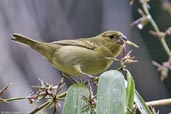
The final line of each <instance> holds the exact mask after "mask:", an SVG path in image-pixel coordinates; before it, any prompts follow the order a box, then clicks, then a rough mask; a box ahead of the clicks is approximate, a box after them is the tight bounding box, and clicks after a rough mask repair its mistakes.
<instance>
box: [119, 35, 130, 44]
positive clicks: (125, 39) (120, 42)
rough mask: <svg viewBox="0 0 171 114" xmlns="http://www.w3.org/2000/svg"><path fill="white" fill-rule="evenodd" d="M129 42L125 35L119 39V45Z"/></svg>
mask: <svg viewBox="0 0 171 114" xmlns="http://www.w3.org/2000/svg"><path fill="white" fill-rule="evenodd" d="M127 41H128V39H127V37H126V36H125V35H123V34H122V35H121V36H120V37H119V39H118V40H117V43H118V44H125V42H127Z"/></svg>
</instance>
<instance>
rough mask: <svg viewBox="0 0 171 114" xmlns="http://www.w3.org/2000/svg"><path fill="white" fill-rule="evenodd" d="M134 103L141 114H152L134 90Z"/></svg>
mask: <svg viewBox="0 0 171 114" xmlns="http://www.w3.org/2000/svg"><path fill="white" fill-rule="evenodd" d="M134 101H135V104H136V105H137V107H138V109H139V111H140V113H141V114H152V112H151V111H150V109H149V107H148V106H147V105H146V104H145V102H144V100H143V98H142V97H141V96H140V94H139V93H138V92H137V91H136V90H135V96H134Z"/></svg>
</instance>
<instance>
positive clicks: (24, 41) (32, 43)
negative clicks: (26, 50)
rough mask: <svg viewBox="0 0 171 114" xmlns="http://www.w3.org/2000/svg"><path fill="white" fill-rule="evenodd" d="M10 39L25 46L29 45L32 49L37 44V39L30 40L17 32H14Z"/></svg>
mask: <svg viewBox="0 0 171 114" xmlns="http://www.w3.org/2000/svg"><path fill="white" fill-rule="evenodd" d="M11 40H13V41H16V42H18V43H22V44H25V45H27V46H30V47H32V48H34V49H35V48H36V46H37V45H38V44H39V43H38V41H35V40H32V39H30V38H27V37H25V36H23V35H21V34H17V33H14V34H13V35H12V38H11Z"/></svg>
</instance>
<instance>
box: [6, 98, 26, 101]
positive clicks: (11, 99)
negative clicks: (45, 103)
mask: <svg viewBox="0 0 171 114" xmlns="http://www.w3.org/2000/svg"><path fill="white" fill-rule="evenodd" d="M24 99H27V98H26V97H16V98H9V99H4V100H5V101H7V102H11V101H16V100H24Z"/></svg>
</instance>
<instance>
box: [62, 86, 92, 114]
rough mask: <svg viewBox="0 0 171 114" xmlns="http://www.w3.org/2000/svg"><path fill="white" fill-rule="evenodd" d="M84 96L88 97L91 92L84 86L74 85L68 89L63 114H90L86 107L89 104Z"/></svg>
mask: <svg viewBox="0 0 171 114" xmlns="http://www.w3.org/2000/svg"><path fill="white" fill-rule="evenodd" d="M82 96H85V97H88V96H89V90H88V88H87V86H86V85H84V84H74V85H72V86H70V88H69V89H68V92H67V95H66V98H65V102H64V108H63V113H62V114H90V111H89V109H88V108H86V107H85V106H86V105H87V102H86V101H85V100H83V99H82ZM83 107H85V108H83Z"/></svg>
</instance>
